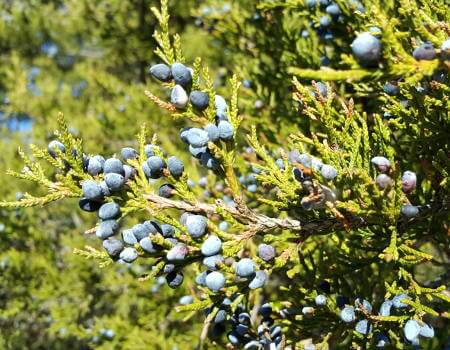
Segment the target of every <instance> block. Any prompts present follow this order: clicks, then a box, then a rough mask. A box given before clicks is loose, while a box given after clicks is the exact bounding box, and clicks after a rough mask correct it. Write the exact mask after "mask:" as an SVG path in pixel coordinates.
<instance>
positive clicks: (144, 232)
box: [132, 224, 150, 241]
mask: <svg viewBox="0 0 450 350" xmlns="http://www.w3.org/2000/svg"><path fill="white" fill-rule="evenodd" d="M132 230H133V234H134V236H135V237H136V239H137V240H138V241H139V240H141V239H142V238H144V237H148V235H149V234H150V230H149V228H148V226H146V225H144V224H136V225H134V226H133V228H132Z"/></svg>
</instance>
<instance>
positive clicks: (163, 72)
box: [150, 63, 172, 82]
mask: <svg viewBox="0 0 450 350" xmlns="http://www.w3.org/2000/svg"><path fill="white" fill-rule="evenodd" d="M150 74H151V75H152V76H153V77H155V78H156V79H158V80H160V81H164V82H167V81H169V80H170V79H172V72H171V71H170V67H169V66H167V65H166V64H163V63H160V64H155V65H154V66H151V67H150Z"/></svg>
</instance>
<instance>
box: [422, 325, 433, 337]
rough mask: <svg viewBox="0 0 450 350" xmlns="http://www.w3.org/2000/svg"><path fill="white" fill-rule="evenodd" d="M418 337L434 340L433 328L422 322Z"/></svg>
mask: <svg viewBox="0 0 450 350" xmlns="http://www.w3.org/2000/svg"><path fill="white" fill-rule="evenodd" d="M419 335H420V336H422V337H424V338H434V328H433V327H431V326H429V325H427V324H426V323H425V322H424V323H423V325H422V326H420V331H419Z"/></svg>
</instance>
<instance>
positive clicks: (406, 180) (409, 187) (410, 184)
mask: <svg viewBox="0 0 450 350" xmlns="http://www.w3.org/2000/svg"><path fill="white" fill-rule="evenodd" d="M416 184H417V176H416V173H414V172H412V171H409V170H407V171H405V172H404V173H403V175H402V191H403V192H405V193H411V192H412V191H414V189H415V188H416Z"/></svg>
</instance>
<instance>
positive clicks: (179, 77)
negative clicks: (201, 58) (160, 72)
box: [171, 62, 192, 88]
mask: <svg viewBox="0 0 450 350" xmlns="http://www.w3.org/2000/svg"><path fill="white" fill-rule="evenodd" d="M171 71H172V76H173V80H174V81H175V83H176V84H178V85H181V86H182V87H184V88H186V87H189V85H191V83H192V75H191V71H190V70H189V69H188V68H187V67H186V66H185V65H184V64H182V63H178V62H177V63H174V64H172V66H171Z"/></svg>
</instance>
